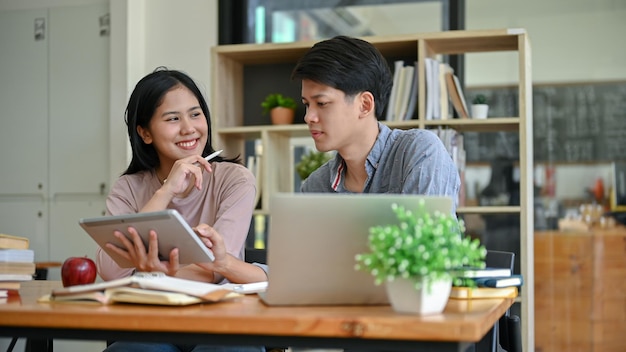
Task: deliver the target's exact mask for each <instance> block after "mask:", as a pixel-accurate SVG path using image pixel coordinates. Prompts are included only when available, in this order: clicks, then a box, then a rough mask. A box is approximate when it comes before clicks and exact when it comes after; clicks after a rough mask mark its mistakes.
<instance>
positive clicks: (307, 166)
mask: <svg viewBox="0 0 626 352" xmlns="http://www.w3.org/2000/svg"><path fill="white" fill-rule="evenodd" d="M332 157H333V154H332V153H325V152H318V151H316V150H313V149H312V150H310V151H309V152H308V153H307V154H305V155H303V156H302V159H300V162H298V163H297V164H296V172H298V175H299V176H300V179H301V180H302V181H304V180H306V178H307V177H309V175H310V174H311V173H312V172H313V171H315V170H317V169H318V168H319V167H320V166H322V165H324V164H325V163H326V162H327V161H328V160H330V159H331V158H332Z"/></svg>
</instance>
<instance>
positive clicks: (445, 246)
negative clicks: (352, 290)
mask: <svg viewBox="0 0 626 352" xmlns="http://www.w3.org/2000/svg"><path fill="white" fill-rule="evenodd" d="M391 210H392V211H393V212H394V213H395V214H396V217H397V219H398V223H397V224H386V225H379V226H375V227H371V228H370V234H369V237H368V247H369V252H367V253H361V254H357V256H356V262H357V264H356V269H357V270H364V271H368V272H370V273H371V274H372V275H373V276H374V278H375V283H376V284H377V285H380V284H383V283H385V285H386V290H387V295H388V297H389V301H390V302H391V305H392V307H393V308H394V310H396V311H398V312H404V313H417V314H436V313H441V312H442V311H443V309H444V308H445V306H446V303H447V302H448V298H449V296H450V290H451V287H452V284H453V283H454V284H461V283H465V282H464V280H462V278H458V277H455V276H453V274H452V272H453V269H456V268H460V267H462V266H471V267H480V268H482V267H484V266H485V256H486V254H487V250H486V249H485V247H484V246H482V245H481V244H480V242H479V241H478V240H477V239H471V238H470V237H469V236H465V235H464V231H465V225H464V222H463V221H462V220H457V218H456V217H455V216H454V215H452V214H443V213H440V212H435V213H433V214H430V213H428V212H427V211H426V210H425V205H424V200H421V201H420V204H419V206H418V211H417V212H412V211H410V210H408V209H406V208H405V207H403V206H400V205H397V204H393V205H392V209H391ZM381 211H382V210H381Z"/></svg>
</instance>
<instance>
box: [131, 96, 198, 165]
mask: <svg viewBox="0 0 626 352" xmlns="http://www.w3.org/2000/svg"><path fill="white" fill-rule="evenodd" d="M208 130H209V128H208V124H207V120H206V117H205V116H204V112H203V111H202V108H201V107H200V103H199V102H198V99H197V98H196V96H195V95H193V93H192V92H191V91H190V90H189V89H187V88H186V87H185V86H182V85H181V86H176V87H174V88H172V89H171V90H170V91H168V92H167V93H165V96H164V97H163V102H162V103H161V105H160V106H159V107H157V109H156V111H155V112H154V115H152V118H151V119H150V124H149V125H148V128H147V129H144V128H143V127H141V126H139V127H137V132H138V133H139V135H140V136H141V138H142V139H143V141H144V143H146V144H152V145H153V146H154V149H155V150H156V152H157V154H158V156H159V161H160V164H161V166H165V167H171V165H173V164H174V162H175V161H176V160H178V159H182V158H185V157H188V156H190V155H202V151H203V150H204V146H205V145H206V143H207V139H208V136H207V134H208Z"/></svg>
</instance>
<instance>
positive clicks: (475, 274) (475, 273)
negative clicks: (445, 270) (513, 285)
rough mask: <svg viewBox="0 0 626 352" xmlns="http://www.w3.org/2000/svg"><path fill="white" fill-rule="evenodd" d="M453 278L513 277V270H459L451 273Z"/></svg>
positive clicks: (468, 268) (471, 268) (469, 268)
mask: <svg viewBox="0 0 626 352" xmlns="http://www.w3.org/2000/svg"><path fill="white" fill-rule="evenodd" d="M450 273H451V274H452V275H453V276H456V277H461V278H468V279H473V278H479V277H502V276H511V269H507V268H489V267H487V268H474V267H467V268H465V267H464V268H457V269H453V270H451V271H450Z"/></svg>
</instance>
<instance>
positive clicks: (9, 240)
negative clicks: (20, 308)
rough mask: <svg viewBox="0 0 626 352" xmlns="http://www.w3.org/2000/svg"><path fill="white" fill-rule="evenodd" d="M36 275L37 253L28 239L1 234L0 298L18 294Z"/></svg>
mask: <svg viewBox="0 0 626 352" xmlns="http://www.w3.org/2000/svg"><path fill="white" fill-rule="evenodd" d="M33 274H35V253H34V251H33V250H32V249H29V241H28V238H26V237H20V236H12V235H6V234H0V297H1V296H4V297H6V296H8V294H9V293H10V292H11V291H14V292H17V291H18V290H19V289H20V285H21V283H22V282H23V281H30V280H32V279H33Z"/></svg>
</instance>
